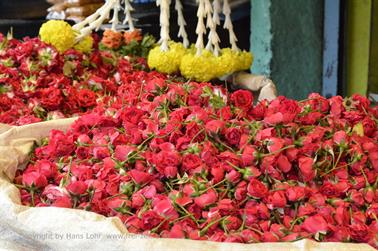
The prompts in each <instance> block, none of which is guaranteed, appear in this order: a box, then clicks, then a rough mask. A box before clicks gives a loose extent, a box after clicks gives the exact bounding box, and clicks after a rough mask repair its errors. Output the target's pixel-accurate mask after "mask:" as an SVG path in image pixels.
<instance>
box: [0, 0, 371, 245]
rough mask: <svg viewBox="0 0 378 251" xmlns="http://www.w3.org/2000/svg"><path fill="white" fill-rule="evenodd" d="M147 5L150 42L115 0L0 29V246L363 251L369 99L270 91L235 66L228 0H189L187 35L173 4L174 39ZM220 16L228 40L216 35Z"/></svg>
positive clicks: (247, 58)
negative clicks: (79, 14)
mask: <svg viewBox="0 0 378 251" xmlns="http://www.w3.org/2000/svg"><path fill="white" fill-rule="evenodd" d="M157 5H158V7H159V8H160V13H161V14H160V25H161V37H160V40H159V41H158V42H157V43H156V42H155V39H154V38H153V37H151V36H149V35H143V34H142V32H141V31H140V30H137V29H135V26H134V24H133V18H132V10H133V9H132V1H128V0H123V1H122V0H107V1H106V2H105V4H104V5H103V6H102V7H100V8H99V9H98V10H97V11H96V12H95V13H94V14H92V15H90V16H89V17H87V18H86V19H84V20H83V21H82V22H80V23H78V24H76V25H74V26H70V25H69V24H68V23H66V22H64V21H48V22H46V23H45V24H43V26H42V27H41V29H40V36H39V38H25V39H24V40H23V41H18V40H16V39H13V38H12V37H11V36H1V37H0V62H1V64H0V122H1V123H2V124H0V171H1V172H0V173H1V175H0V205H1V207H0V233H2V236H3V238H0V246H1V247H3V248H4V249H6V250H50V249H51V250H67V249H74V250H77V249H80V250H82V249H83V250H84V249H95V250H97V249H98V250H254V249H256V250H341V249H343V250H375V249H376V248H377V247H378V234H377V233H378V218H377V216H378V192H377V186H378V142H377V141H378V130H377V120H378V107H377V106H373V105H371V104H370V101H369V100H368V99H367V98H365V97H363V96H360V95H353V96H352V97H349V98H348V97H346V98H342V97H340V96H335V97H331V98H328V99H327V98H325V97H322V96H321V95H319V94H316V93H313V94H310V95H309V97H308V98H307V99H306V100H301V101H295V100H291V99H288V98H286V97H283V96H278V97H276V90H275V85H274V83H273V82H272V81H271V80H269V79H268V78H266V77H264V76H255V75H252V74H249V73H246V72H243V71H244V70H248V69H249V68H250V65H251V64H252V54H251V53H249V52H246V51H240V50H239V48H238V46H237V38H236V36H235V34H234V32H233V25H232V22H231V18H230V14H231V13H230V12H231V11H230V7H229V3H228V1H227V0H224V1H219V0H214V1H210V0H199V1H198V13H197V14H198V15H197V16H198V24H197V35H198V38H197V41H196V43H195V44H194V45H192V46H191V45H190V42H189V40H188V36H187V34H186V32H185V19H184V16H183V14H182V8H183V7H182V4H181V2H180V0H176V1H175V10H176V11H177V12H178V20H177V21H178V23H179V26H180V31H179V37H181V38H182V40H183V42H182V43H179V42H173V41H171V39H170V34H169V18H170V16H169V13H170V11H169V8H170V6H171V1H170V0H160V1H157ZM120 11H123V12H124V13H125V17H126V18H125V20H124V22H125V23H128V27H129V29H128V30H126V31H119V30H117V24H118V23H119V22H120V20H119V19H118V14H117V13H118V12H120ZM221 12H222V13H223V14H224V16H225V22H224V28H225V29H227V30H228V32H229V38H230V41H229V42H230V46H231V48H223V49H222V48H220V47H219V38H218V36H217V32H216V28H217V26H218V25H220V19H219V13H221ZM108 18H109V20H110V23H111V24H112V26H111V28H110V29H107V30H105V32H104V34H103V36H101V37H100V36H98V35H96V34H95V33H92V32H93V31H94V30H96V29H98V28H100V26H101V25H102V24H103V23H104V22H105V21H106V20H107V19H108ZM207 32H208V39H207V44H206V45H205V35H206V33H207ZM229 85H238V86H239V87H241V89H238V90H236V91H231V90H230V88H229Z"/></svg>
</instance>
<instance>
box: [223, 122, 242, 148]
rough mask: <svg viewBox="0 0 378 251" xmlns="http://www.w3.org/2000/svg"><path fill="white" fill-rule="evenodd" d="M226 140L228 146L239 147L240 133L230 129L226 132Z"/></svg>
mask: <svg viewBox="0 0 378 251" xmlns="http://www.w3.org/2000/svg"><path fill="white" fill-rule="evenodd" d="M225 137H226V140H227V142H228V143H229V144H230V145H234V146H237V145H239V142H240V138H241V131H240V129H238V128H235V127H231V128H228V129H227V130H226V135H225Z"/></svg>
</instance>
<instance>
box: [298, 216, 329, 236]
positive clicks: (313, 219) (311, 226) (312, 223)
mask: <svg viewBox="0 0 378 251" xmlns="http://www.w3.org/2000/svg"><path fill="white" fill-rule="evenodd" d="M301 227H302V229H303V230H304V231H306V232H308V233H311V234H316V233H326V232H327V231H328V223H327V221H326V220H325V219H324V218H323V216H320V215H318V214H317V215H314V216H310V217H307V218H306V219H305V221H304V222H303V223H302V226H301Z"/></svg>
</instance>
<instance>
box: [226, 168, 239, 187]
mask: <svg viewBox="0 0 378 251" xmlns="http://www.w3.org/2000/svg"><path fill="white" fill-rule="evenodd" d="M240 177H241V175H240V173H239V172H238V171H236V170H235V169H233V170H231V171H230V172H229V173H227V174H226V179H227V180H228V181H229V182H231V183H233V184H236V183H237V182H239V180H240Z"/></svg>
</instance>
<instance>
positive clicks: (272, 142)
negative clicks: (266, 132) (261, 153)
mask: <svg viewBox="0 0 378 251" xmlns="http://www.w3.org/2000/svg"><path fill="white" fill-rule="evenodd" d="M284 145H285V140H283V139H281V138H269V140H268V146H267V148H268V151H269V152H270V153H275V152H277V151H279V150H281V148H282V147H283V146H284Z"/></svg>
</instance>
